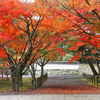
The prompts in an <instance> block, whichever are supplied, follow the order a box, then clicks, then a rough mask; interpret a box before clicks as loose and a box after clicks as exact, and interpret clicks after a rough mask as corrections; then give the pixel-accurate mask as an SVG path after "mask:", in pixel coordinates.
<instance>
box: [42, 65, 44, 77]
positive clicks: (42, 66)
mask: <svg viewBox="0 0 100 100" xmlns="http://www.w3.org/2000/svg"><path fill="white" fill-rule="evenodd" d="M43 75H44V70H43V66H41V77H42V76H43Z"/></svg>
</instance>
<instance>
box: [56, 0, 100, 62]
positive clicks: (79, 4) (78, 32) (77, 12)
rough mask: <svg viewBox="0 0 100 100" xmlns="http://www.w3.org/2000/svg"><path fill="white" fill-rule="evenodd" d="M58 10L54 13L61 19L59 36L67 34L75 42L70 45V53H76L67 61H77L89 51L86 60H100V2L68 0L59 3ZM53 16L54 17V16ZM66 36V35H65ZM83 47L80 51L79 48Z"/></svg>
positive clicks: (98, 0)
mask: <svg viewBox="0 0 100 100" xmlns="http://www.w3.org/2000/svg"><path fill="white" fill-rule="evenodd" d="M58 5H59V7H60V10H58V9H59V8H56V9H54V12H56V14H57V15H58V16H59V17H61V18H62V20H61V21H60V25H59V27H60V28H59V29H60V32H59V34H62V33H64V32H65V33H66V34H69V38H70V37H73V38H76V37H77V40H76V39H75V40H73V41H69V43H72V47H71V48H70V50H71V51H76V52H77V53H76V54H75V56H74V57H73V58H72V59H71V60H70V61H69V62H72V61H74V60H79V59H80V58H81V56H82V54H84V53H85V52H87V51H88V50H91V51H90V52H91V54H92V55H90V56H91V57H90V56H89V57H88V56H87V59H89V58H92V59H98V60H99V59H100V58H99V52H100V29H99V28H100V9H99V6H100V0H68V1H65V2H63V1H61V2H60V1H59V2H58ZM54 16H55V15H54ZM65 36H66V35H65ZM81 47H84V48H83V49H82V50H81V51H79V48H81Z"/></svg>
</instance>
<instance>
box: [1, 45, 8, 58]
mask: <svg viewBox="0 0 100 100" xmlns="http://www.w3.org/2000/svg"><path fill="white" fill-rule="evenodd" d="M3 57H8V56H7V52H6V51H5V50H4V49H3V48H1V47H0V58H3Z"/></svg>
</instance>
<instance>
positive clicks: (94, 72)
mask: <svg viewBox="0 0 100 100" xmlns="http://www.w3.org/2000/svg"><path fill="white" fill-rule="evenodd" d="M88 63H89V66H90V68H91V70H92V72H93V74H94V75H97V74H98V73H97V71H96V70H95V68H94V65H93V64H92V62H91V61H90V60H88Z"/></svg>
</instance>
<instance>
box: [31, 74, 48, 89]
mask: <svg viewBox="0 0 100 100" xmlns="http://www.w3.org/2000/svg"><path fill="white" fill-rule="evenodd" d="M47 78H48V75H47V74H45V75H43V76H42V77H38V78H37V79H35V80H32V90H34V89H35V90H36V88H38V87H40V86H41V85H42V84H43V83H44V82H45V81H46V80H47Z"/></svg>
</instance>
